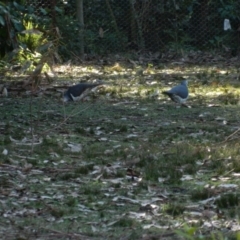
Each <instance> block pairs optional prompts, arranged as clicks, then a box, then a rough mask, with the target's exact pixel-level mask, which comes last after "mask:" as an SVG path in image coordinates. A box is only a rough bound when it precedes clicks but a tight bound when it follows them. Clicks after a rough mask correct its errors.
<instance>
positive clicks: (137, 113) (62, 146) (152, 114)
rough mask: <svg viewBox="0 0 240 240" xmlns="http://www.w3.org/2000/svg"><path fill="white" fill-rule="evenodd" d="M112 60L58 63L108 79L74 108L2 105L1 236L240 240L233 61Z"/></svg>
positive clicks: (239, 135)
mask: <svg viewBox="0 0 240 240" xmlns="http://www.w3.org/2000/svg"><path fill="white" fill-rule="evenodd" d="M116 62H117V61H116ZM116 62H113V63H112V64H109V65H106V66H102V65H101V66H100V65H98V64H89V65H87V64H84V66H83V65H82V66H73V65H72V66H56V71H57V72H58V73H59V72H61V77H60V78H59V79H58V80H56V81H55V82H53V83H52V86H57V85H59V84H60V85H61V84H62V83H63V82H68V85H72V84H73V83H75V82H81V81H88V82H91V81H92V80H94V79H96V78H100V79H102V80H103V81H104V82H105V83H106V84H105V85H104V86H103V87H101V88H98V89H97V90H96V91H95V92H92V93H90V94H89V96H87V98H86V99H85V100H84V101H81V102H68V103H65V104H63V103H62V102H61V101H60V97H59V96H58V95H57V93H56V94H55V93H53V94H46V95H45V94H43V95H39V96H33V97H31V96H29V95H26V96H22V95H21V96H11V92H9V97H7V98H4V97H2V98H1V100H0V102H1V106H0V109H1V115H0V120H1V121H0V142H1V145H0V154H1V159H0V186H1V188H0V206H1V207H0V209H1V210H0V211H1V214H0V236H4V238H2V239H21V240H25V239H26V240H27V239H39V240H40V239H44V240H46V239H51V240H54V239H59V240H60V239H64V240H66V239H124V240H127V239H129V240H130V239H131V240H134V239H144V240H151V239H152V240H153V239H209V240H210V239H211V240H214V239H233V240H234V239H236V240H237V239H240V190H239V184H240V88H239V86H240V72H239V69H240V68H239V66H237V65H235V64H228V63H227V62H223V61H220V62H212V63H207V64H206V63H203V64H201V65H195V64H189V63H179V62H175V63H168V64H165V63H161V64H149V65H146V66H145V67H142V66H141V67H139V66H140V64H138V62H134V61H130V63H129V64H126V65H124V63H121V61H118V64H116ZM183 78H186V79H188V83H189V92H190V96H189V100H188V102H187V103H188V105H189V108H185V107H179V106H177V105H176V104H175V103H173V102H171V100H169V99H168V98H167V97H166V96H164V95H162V93H161V92H162V91H163V90H167V89H170V88H171V87H172V86H174V85H177V84H179V83H180V82H181V80H182V79H183Z"/></svg>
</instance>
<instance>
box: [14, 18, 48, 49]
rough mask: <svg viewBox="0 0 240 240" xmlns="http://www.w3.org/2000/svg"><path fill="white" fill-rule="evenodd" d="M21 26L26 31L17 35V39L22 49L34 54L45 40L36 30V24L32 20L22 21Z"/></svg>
mask: <svg viewBox="0 0 240 240" xmlns="http://www.w3.org/2000/svg"><path fill="white" fill-rule="evenodd" d="M23 26H24V27H25V29H26V31H22V32H21V33H19V34H18V39H19V41H20V42H21V45H22V46H24V48H28V49H30V51H31V52H35V51H36V49H37V48H38V47H39V46H41V45H42V44H43V43H44V42H46V40H44V39H43V33H42V32H40V31H39V30H37V28H38V24H35V23H34V22H33V21H32V20H23Z"/></svg>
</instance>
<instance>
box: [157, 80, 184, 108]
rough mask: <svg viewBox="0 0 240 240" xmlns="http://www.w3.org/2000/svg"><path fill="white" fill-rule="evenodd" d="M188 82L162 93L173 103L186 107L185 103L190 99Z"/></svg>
mask: <svg viewBox="0 0 240 240" xmlns="http://www.w3.org/2000/svg"><path fill="white" fill-rule="evenodd" d="M187 85H188V82H187V80H184V81H182V82H181V84H179V85H177V86H175V87H173V88H172V89H170V90H168V91H164V92H162V93H163V94H165V95H168V96H169V97H170V98H171V100H172V101H174V102H176V103H179V104H181V105H182V104H183V105H185V102H186V101H187V99H188V86H187Z"/></svg>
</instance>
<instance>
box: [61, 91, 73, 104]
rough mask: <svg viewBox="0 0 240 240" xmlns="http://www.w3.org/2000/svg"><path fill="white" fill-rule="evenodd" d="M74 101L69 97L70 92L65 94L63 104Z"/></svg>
mask: <svg viewBox="0 0 240 240" xmlns="http://www.w3.org/2000/svg"><path fill="white" fill-rule="evenodd" d="M71 100H72V99H71V98H70V97H69V93H68V91H66V92H64V94H63V102H68V101H71Z"/></svg>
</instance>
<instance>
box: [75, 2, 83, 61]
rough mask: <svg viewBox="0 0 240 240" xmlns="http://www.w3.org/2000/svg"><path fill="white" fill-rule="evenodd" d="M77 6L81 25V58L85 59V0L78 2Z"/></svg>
mask: <svg viewBox="0 0 240 240" xmlns="http://www.w3.org/2000/svg"><path fill="white" fill-rule="evenodd" d="M76 5H77V20H78V23H79V42H80V57H81V58H83V57H84V18H83V0H76Z"/></svg>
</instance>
